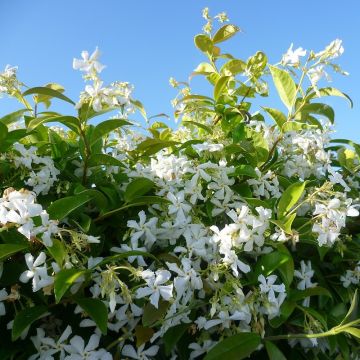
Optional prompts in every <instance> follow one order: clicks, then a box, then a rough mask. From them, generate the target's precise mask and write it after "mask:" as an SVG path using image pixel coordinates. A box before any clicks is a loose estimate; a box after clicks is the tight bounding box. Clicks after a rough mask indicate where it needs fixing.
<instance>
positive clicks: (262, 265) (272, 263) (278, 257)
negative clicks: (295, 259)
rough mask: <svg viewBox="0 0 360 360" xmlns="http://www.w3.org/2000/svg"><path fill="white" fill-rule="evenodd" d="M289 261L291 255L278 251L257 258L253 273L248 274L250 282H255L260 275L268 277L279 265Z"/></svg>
mask: <svg viewBox="0 0 360 360" xmlns="http://www.w3.org/2000/svg"><path fill="white" fill-rule="evenodd" d="M290 260H292V257H291V255H289V254H286V253H284V252H280V251H273V252H271V253H269V254H265V255H263V256H262V257H261V258H259V260H258V262H257V263H256V266H255V269H254V271H252V272H250V273H249V276H250V277H251V278H252V281H254V282H257V281H258V277H259V275H260V274H263V275H264V276H265V277H266V276H269V275H270V274H271V273H273V272H274V271H275V270H276V269H278V268H279V267H280V266H281V265H283V264H285V263H287V262H288V261H290Z"/></svg>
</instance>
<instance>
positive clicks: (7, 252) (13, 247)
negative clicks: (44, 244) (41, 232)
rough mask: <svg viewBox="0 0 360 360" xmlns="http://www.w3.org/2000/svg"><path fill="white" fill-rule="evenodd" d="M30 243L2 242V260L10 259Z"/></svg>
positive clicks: (0, 256)
mask: <svg viewBox="0 0 360 360" xmlns="http://www.w3.org/2000/svg"><path fill="white" fill-rule="evenodd" d="M28 247H29V245H28V244H0V261H4V260H6V259H8V258H9V257H10V256H12V255H14V254H16V253H18V252H19V251H22V250H25V249H27V248H28Z"/></svg>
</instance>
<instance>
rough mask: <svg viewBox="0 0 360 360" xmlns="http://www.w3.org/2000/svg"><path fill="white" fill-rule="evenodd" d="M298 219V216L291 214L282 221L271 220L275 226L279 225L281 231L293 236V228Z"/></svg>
mask: <svg viewBox="0 0 360 360" xmlns="http://www.w3.org/2000/svg"><path fill="white" fill-rule="evenodd" d="M295 218H296V214H291V215H289V216H286V217H285V218H282V219H280V220H270V221H271V222H272V223H273V224H275V225H277V226H278V227H279V228H280V229H281V230H283V231H284V232H285V233H286V234H288V235H292V233H293V232H292V230H291V226H292V223H293V221H294V220H295Z"/></svg>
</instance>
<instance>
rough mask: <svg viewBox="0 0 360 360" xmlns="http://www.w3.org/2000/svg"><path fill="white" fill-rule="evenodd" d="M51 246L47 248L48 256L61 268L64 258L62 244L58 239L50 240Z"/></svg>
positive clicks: (64, 253)
mask: <svg viewBox="0 0 360 360" xmlns="http://www.w3.org/2000/svg"><path fill="white" fill-rule="evenodd" d="M52 243H53V245H52V246H51V247H50V246H49V247H47V249H48V251H49V253H50V255H51V256H52V257H53V258H54V259H55V261H56V262H57V264H58V265H59V266H60V267H61V266H62V264H63V262H64V260H65V258H66V255H67V253H66V250H65V246H64V244H63V243H62V241H60V240H58V239H52Z"/></svg>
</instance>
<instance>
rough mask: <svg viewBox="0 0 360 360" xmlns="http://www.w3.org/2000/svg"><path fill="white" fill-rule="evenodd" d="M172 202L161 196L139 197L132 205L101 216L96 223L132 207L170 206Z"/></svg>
mask: <svg viewBox="0 0 360 360" xmlns="http://www.w3.org/2000/svg"><path fill="white" fill-rule="evenodd" d="M169 203H170V201H169V200H167V199H165V198H163V197H161V196H139V197H137V198H134V200H133V202H132V203H131V204H126V205H124V206H121V207H119V208H117V209H114V210H111V211H109V212H106V213H105V214H102V215H101V216H99V217H98V218H97V219H96V221H99V220H102V219H104V218H107V217H109V216H111V215H114V214H116V213H118V212H121V211H123V210H126V209H128V208H130V207H134V206H143V205H152V204H169Z"/></svg>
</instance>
